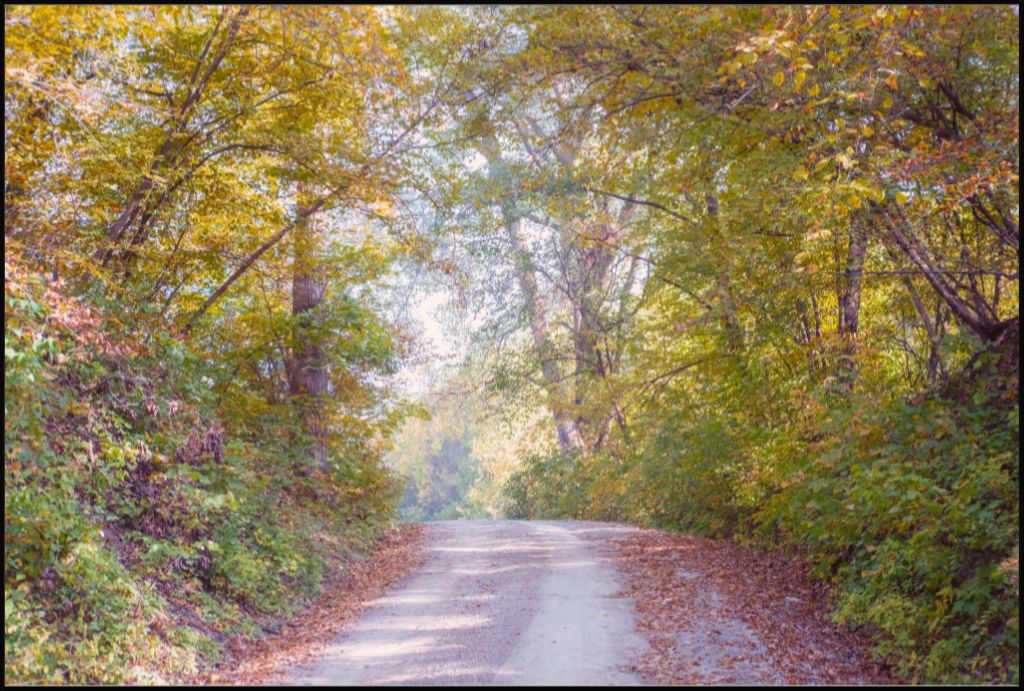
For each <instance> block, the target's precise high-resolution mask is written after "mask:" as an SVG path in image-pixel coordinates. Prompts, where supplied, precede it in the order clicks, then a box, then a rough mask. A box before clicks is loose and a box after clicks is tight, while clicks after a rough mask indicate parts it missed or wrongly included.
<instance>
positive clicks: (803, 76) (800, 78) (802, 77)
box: [793, 71, 807, 89]
mask: <svg viewBox="0 0 1024 691" xmlns="http://www.w3.org/2000/svg"><path fill="white" fill-rule="evenodd" d="M793 81H794V82H796V88H797V89H799V88H800V86H801V85H802V84H803V83H804V82H805V81H807V73H806V72H803V71H800V72H797V73H796V74H795V75H793Z"/></svg>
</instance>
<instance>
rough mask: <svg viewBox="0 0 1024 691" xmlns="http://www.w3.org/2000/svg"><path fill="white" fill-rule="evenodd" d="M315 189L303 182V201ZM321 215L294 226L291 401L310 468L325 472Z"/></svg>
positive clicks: (308, 199) (300, 194) (309, 200)
mask: <svg viewBox="0 0 1024 691" xmlns="http://www.w3.org/2000/svg"><path fill="white" fill-rule="evenodd" d="M313 199H314V197H313V195H312V194H311V190H310V189H309V187H308V186H307V185H305V184H300V185H299V190H298V202H299V205H300V206H302V205H306V204H310V203H312V202H313ZM322 239H323V228H322V220H321V219H319V218H317V216H316V215H312V214H311V215H308V216H306V217H305V218H303V220H302V221H300V222H299V224H298V225H297V226H296V228H295V233H294V235H293V236H292V243H293V248H294V269H293V275H292V316H293V318H294V331H293V333H292V337H293V351H292V352H293V356H292V363H291V376H290V383H291V393H292V400H293V401H294V403H295V405H296V406H297V408H298V411H299V416H300V417H301V419H302V421H303V424H304V426H305V428H306V430H305V431H306V433H307V435H308V436H309V440H310V446H309V461H310V463H309V467H308V468H307V472H309V471H310V470H319V471H321V472H326V471H327V470H328V462H327V427H326V421H325V416H324V398H325V396H326V395H327V385H328V371H327V362H326V359H325V357H324V352H323V348H322V347H321V340H322V334H321V332H320V328H319V327H318V325H317V324H316V321H317V320H316V316H317V315H316V308H317V307H319V306H320V304H321V302H322V301H323V298H324V291H325V289H326V288H327V283H326V281H325V280H324V278H323V276H322V274H321V272H320V267H319V264H318V259H319V251H320V247H321V245H322Z"/></svg>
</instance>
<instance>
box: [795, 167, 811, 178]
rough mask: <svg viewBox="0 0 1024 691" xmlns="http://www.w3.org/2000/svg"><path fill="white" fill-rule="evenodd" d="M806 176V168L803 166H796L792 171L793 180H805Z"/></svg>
mask: <svg viewBox="0 0 1024 691" xmlns="http://www.w3.org/2000/svg"><path fill="white" fill-rule="evenodd" d="M807 177H808V173H807V169H806V168H804V167H803V166H800V167H799V168H797V169H796V170H794V171H793V179H794V180H806V179H807Z"/></svg>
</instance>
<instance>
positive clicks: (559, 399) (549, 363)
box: [505, 210, 582, 451]
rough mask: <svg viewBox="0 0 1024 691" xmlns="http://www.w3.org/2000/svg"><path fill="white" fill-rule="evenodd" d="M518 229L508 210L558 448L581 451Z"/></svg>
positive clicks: (507, 222)
mask: <svg viewBox="0 0 1024 691" xmlns="http://www.w3.org/2000/svg"><path fill="white" fill-rule="evenodd" d="M519 225H520V219H519V218H517V217H515V216H514V215H512V214H511V212H510V210H505V229H506V232H507V234H508V239H509V242H510V243H511V245H512V251H513V253H514V255H515V267H516V279H517V280H518V283H519V289H520V290H521V291H523V298H524V301H525V306H526V314H527V317H528V318H529V321H530V334H531V335H532V336H533V345H534V348H535V349H536V351H537V355H538V358H539V359H540V368H541V375H542V376H543V380H544V388H545V389H547V392H548V401H547V405H548V409H549V410H550V411H551V417H552V418H553V419H554V422H555V432H556V433H557V435H558V446H559V448H561V449H562V451H573V450H577V449H580V448H581V447H582V440H581V439H580V434H579V430H578V429H577V428H576V427H575V426H574V425H573V424H572V420H571V419H570V418H569V415H568V414H567V413H566V410H565V404H566V401H567V394H566V390H565V382H564V381H562V373H561V371H560V369H559V367H558V363H557V362H556V361H555V358H554V355H555V348H554V345H553V344H552V343H551V337H550V334H549V331H548V322H547V317H546V316H545V314H544V306H543V305H542V304H541V300H540V291H539V290H538V288H537V277H536V275H535V274H534V268H533V265H532V263H531V261H530V255H529V253H528V252H527V251H526V249H525V248H524V247H523V244H522V241H521V240H520V239H519Z"/></svg>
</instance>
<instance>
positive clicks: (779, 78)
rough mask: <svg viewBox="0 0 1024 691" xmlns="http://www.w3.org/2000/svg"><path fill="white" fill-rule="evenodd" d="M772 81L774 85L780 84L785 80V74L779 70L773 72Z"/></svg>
mask: <svg viewBox="0 0 1024 691" xmlns="http://www.w3.org/2000/svg"><path fill="white" fill-rule="evenodd" d="M772 81H773V82H775V86H782V83H783V82H784V81H786V74H785V73H784V72H783V71H782V70H779V71H778V72H776V73H775V78H774V79H773V80H772Z"/></svg>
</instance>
